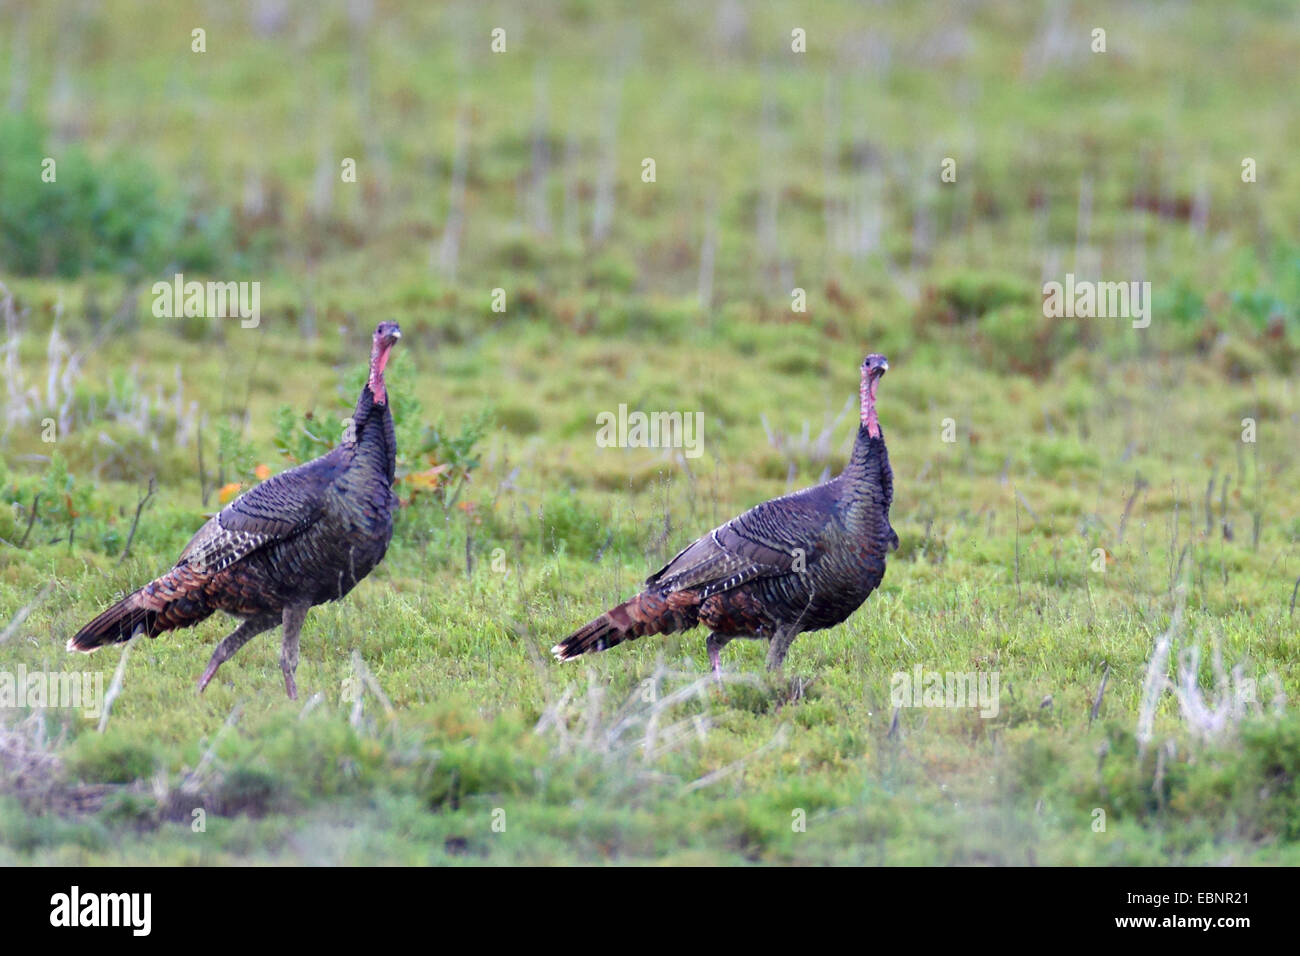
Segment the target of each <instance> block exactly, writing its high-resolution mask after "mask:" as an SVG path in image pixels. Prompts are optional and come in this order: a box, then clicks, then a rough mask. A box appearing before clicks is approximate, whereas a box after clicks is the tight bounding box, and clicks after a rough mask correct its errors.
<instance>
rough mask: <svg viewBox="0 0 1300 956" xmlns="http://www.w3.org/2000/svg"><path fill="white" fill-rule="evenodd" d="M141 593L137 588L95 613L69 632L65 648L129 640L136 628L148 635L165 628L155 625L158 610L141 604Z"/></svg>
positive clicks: (87, 648)
mask: <svg viewBox="0 0 1300 956" xmlns="http://www.w3.org/2000/svg"><path fill="white" fill-rule="evenodd" d="M143 594H144V589H143V588H141V589H140V590H139V591H136V592H135V593H133V594H129V595H127V596H126V597H124V598H122V600H120V601H118V602H117V603H116V604H114V605H113V606H112V607H110V608H109V609H108V610H107V611H105V612H104V613H103V614H101V615H99V617H97V618H95V619H94V620H93V621H91V622H90V623H89V624H87V625H86V626H85V627H83V628H82V629H81V630H79V631H78V632H77V633H76V634H75V635H73V637H72V639H71V640H70V641H68V650H70V651H85V652H90V651H93V650H96V649H98V648H100V647H103V646H104V645H105V644H122V643H124V642H126V641H129V640H130V639H131V638H132V637H133V636H134V635H135V632H136V631H138V630H143V631H144V633H145V634H147V635H148V636H149V637H153V636H154V635H155V634H157V633H159V631H162V630H166V628H159V627H157V621H158V613H159V612H158V611H156V610H152V609H150V608H147V607H145V606H144V603H143V601H142V600H141V598H142V597H143Z"/></svg>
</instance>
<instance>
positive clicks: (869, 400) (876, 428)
mask: <svg viewBox="0 0 1300 956" xmlns="http://www.w3.org/2000/svg"><path fill="white" fill-rule="evenodd" d="M888 371H889V360H888V359H886V358H885V357H884V356H883V355H880V354H878V353H875V352H873V353H872V354H870V355H868V356H867V357H866V358H865V359H863V360H862V387H861V390H860V392H859V394H860V395H861V398H862V427H863V428H865V429H866V430H867V434H868V435H870V436H871V437H872V438H879V437H880V422H879V421H878V420H877V419H876V387H877V386H878V385H879V384H880V380H881V379H882V378H883V377H884V375H885V373H886V372H888Z"/></svg>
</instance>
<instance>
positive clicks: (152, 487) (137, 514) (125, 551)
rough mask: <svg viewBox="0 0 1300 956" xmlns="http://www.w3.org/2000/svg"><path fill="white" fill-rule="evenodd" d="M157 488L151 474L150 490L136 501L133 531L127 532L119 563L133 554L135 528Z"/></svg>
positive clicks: (132, 524) (138, 524) (132, 523)
mask: <svg viewBox="0 0 1300 956" xmlns="http://www.w3.org/2000/svg"><path fill="white" fill-rule="evenodd" d="M155 490H156V487H155V485H154V480H153V477H152V476H150V478H149V490H148V491H146V492H145V493H144V495H143V497H141V498H140V500H139V502H137V503H136V506H135V519H134V520H132V522H131V531H130V533H129V534H127V536H126V547H125V548H123V549H122V557H121V558H119V559H118V562H117V563H118V564H119V565H120V564H122V563H123V562H124V561H126V559H127V558H129V557H130V556H131V542H132V541H134V540H135V529H136V528H138V527H139V526H140V514H141V512H143V511H144V507H145V505H147V504H148V503H149V501H150V499H152V498H153V495H154V491H155Z"/></svg>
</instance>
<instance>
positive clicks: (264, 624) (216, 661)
mask: <svg viewBox="0 0 1300 956" xmlns="http://www.w3.org/2000/svg"><path fill="white" fill-rule="evenodd" d="M279 623H280V621H279V619H278V618H277V617H276V616H275V615H274V614H259V615H258V616H257V617H250V618H248V619H247V620H245V621H244V623H243V624H240V625H239V627H237V628H235V629H234V630H233V631H232V632H231V633H230V634H229V635H228V636H227V637H226V639H225V640H224V641H222V642H221V643H220V644H218V645H217V649H216V650H215V651H213V652H212V659H211V660H209V661H208V666H207V669H206V670H205V671H204V672H203V676H202V677H200V678H199V693H200V694H201V693H203V688H205V687H207V686H208V682H209V681H211V680H212V678H214V677H216V676H217V668H218V667H220V666H221V665H222V664H224V663H225V662H226V661H228V660H230V659H231V658H232V657H234V656H235V652H236V651H237V650H239V649H240V648H241V647H243V646H244V645H245V644H247V643H248V642H249V641H250V640H251V639H253V638H254V637H256V636H257V635H259V634H261V633H262V632H263V631H269V630H270V629H271V628H273V627H275V626H276V625H277V624H279Z"/></svg>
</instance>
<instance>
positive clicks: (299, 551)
mask: <svg viewBox="0 0 1300 956" xmlns="http://www.w3.org/2000/svg"><path fill="white" fill-rule="evenodd" d="M401 335H402V332H401V329H400V328H398V325H397V323H396V322H381V323H380V324H379V327H378V328H376V329H375V334H374V338H373V341H372V344H371V350H370V378H369V380H368V381H367V382H366V384H365V385H363V386H362V387H361V395H360V396H359V397H358V398H357V407H356V410H355V411H354V412H353V413H352V418H351V419H350V420H349V421H348V422H347V427H346V429H345V433H344V436H343V441H342V443H341V444H340V445H339V446H338V447H337V448H335V449H334V450H333V451H331V452H329V453H328V454H326V455H323V456H322V457H320V458H317V459H316V460H315V461H309V462H307V463H306V464H305V465H299V466H298V467H297V468H291V469H290V470H288V471H285V472H281V473H280V474H278V475H276V476H274V477H272V478H269V479H267V480H266V481H264V482H262V483H261V484H259V485H256V486H254V487H253V488H251V489H250V490H249V491H247V492H245V493H244V494H242V495H240V496H239V497H238V498H236V499H235V500H234V501H232V502H231V503H230V504H228V505H226V507H225V508H223V509H222V510H221V512H220V513H219V514H217V515H215V516H214V517H213V518H212V519H211V520H209V521H208V523H207V524H205V525H204V526H203V527H202V528H200V529H199V531H198V533H197V534H195V535H194V537H193V538H192V539H191V540H190V543H189V544H188V545H186V546H185V550H184V551H183V552H181V556H180V559H179V560H178V561H177V562H176V566H175V567H174V568H172V569H171V570H170V571H168V572H167V573H166V574H164V575H163V576H162V577H160V578H158V579H157V580H156V581H153V582H152V583H150V584H146V585H145V586H144V587H142V588H141V589H140V590H138V591H136V592H135V593H133V594H130V595H128V596H127V597H125V598H123V599H122V600H121V601H118V602H117V604H115V605H113V606H112V607H111V608H109V609H108V610H107V611H105V612H104V613H103V614H101V615H99V617H97V618H95V619H94V620H93V621H91V622H90V623H89V624H87V625H86V626H85V627H83V628H82V629H81V630H80V631H78V632H77V634H76V636H74V637H73V638H72V639H71V640H70V641H68V650H69V651H87V652H89V651H93V650H95V649H96V648H98V647H101V646H103V645H105V644H113V643H120V642H122V641H127V640H130V638H131V637H132V636H133V635H134V634H135V633H137V632H141V633H144V634H146V635H148V636H149V637H155V636H157V635H158V634H161V633H162V632H164V631H170V630H172V629H173V628H178V627H191V626H193V625H195V624H197V623H199V622H200V621H202V620H203V619H204V618H206V617H208V616H209V615H210V614H212V612H213V611H218V610H220V611H225V612H227V613H228V614H232V615H234V616H235V617H238V618H242V619H243V623H242V624H240V625H239V627H237V628H235V630H234V631H233V632H232V633H231V634H230V635H229V636H228V637H226V639H225V640H223V641H222V642H221V643H220V644H218V645H217V649H216V650H215V651H214V652H213V654H212V659H211V660H210V661H209V662H208V666H207V669H206V670H205V671H204V672H203V676H202V677H201V678H200V679H199V691H200V692H202V690H203V689H204V688H205V687H207V686H208V682H209V681H211V680H212V678H213V676H214V675H215V674H216V673H217V668H219V667H220V666H221V665H222V664H223V663H224V662H225V661H227V660H229V659H230V658H231V657H232V656H233V655H234V654H235V652H236V651H238V650H239V649H240V648H241V647H243V646H244V645H245V644H246V643H247V642H248V640H249V639H250V638H252V637H254V636H256V635H258V634H260V633H262V632H263V631H266V630H269V629H270V628H273V627H275V626H276V625H277V624H281V623H282V624H283V625H284V640H283V643H282V645H281V649H280V669H281V670H282V671H283V672H284V689H285V691H286V692H287V693H288V695H289V697H290V698H297V696H298V689H297V685H296V683H295V680H294V672H295V671H296V670H297V668H298V635H299V632H300V631H301V629H302V622H303V619H304V617H306V614H307V609H308V608H310V607H313V606H315V605H317V604H322V603H324V602H325V601H332V600H338V599H339V598H342V597H343V596H344V595H345V594H347V593H348V592H349V591H351V590H352V588H353V587H355V586H356V584H357V582H358V581H360V580H361V579H362V578H364V577H365V576H366V575H367V574H369V573H370V572H371V570H373V569H374V567H375V565H377V564H378V563H379V562H380V560H381V559H382V558H383V557H384V552H386V551H387V550H388V542H389V539H390V538H391V537H392V535H393V509H394V508H395V507H396V506H397V496H396V495H394V494H393V491H392V487H393V470H394V466H395V457H396V453H397V441H396V438H395V436H394V434H393V416H392V413H391V412H390V411H389V408H388V392H387V390H386V388H385V386H384V368H385V366H387V364H388V355H389V352H390V351H391V350H392V348H393V345H394V343H396V342H397V340H398V339H399V338H401Z"/></svg>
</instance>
